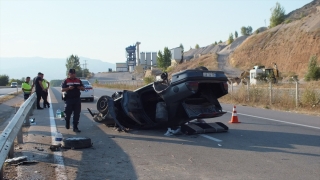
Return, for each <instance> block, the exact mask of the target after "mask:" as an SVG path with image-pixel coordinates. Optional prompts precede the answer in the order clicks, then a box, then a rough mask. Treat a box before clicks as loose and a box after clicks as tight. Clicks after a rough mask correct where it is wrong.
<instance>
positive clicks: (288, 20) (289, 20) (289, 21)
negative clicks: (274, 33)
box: [284, 19, 292, 24]
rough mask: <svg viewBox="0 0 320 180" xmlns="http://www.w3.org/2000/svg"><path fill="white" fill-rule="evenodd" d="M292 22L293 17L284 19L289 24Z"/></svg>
mask: <svg viewBox="0 0 320 180" xmlns="http://www.w3.org/2000/svg"><path fill="white" fill-rule="evenodd" d="M291 22H292V20H291V19H287V20H285V21H284V23H286V24H289V23H291Z"/></svg>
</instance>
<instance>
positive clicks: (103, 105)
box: [97, 96, 109, 114]
mask: <svg viewBox="0 0 320 180" xmlns="http://www.w3.org/2000/svg"><path fill="white" fill-rule="evenodd" d="M108 97H109V96H101V97H100V98H99V99H98V101H97V110H98V111H99V112H100V113H102V114H107V113H108V112H109V109H108Z"/></svg>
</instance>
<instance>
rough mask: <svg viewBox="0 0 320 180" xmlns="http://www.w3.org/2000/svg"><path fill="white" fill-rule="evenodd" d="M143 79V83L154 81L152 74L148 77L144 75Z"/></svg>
mask: <svg viewBox="0 0 320 180" xmlns="http://www.w3.org/2000/svg"><path fill="white" fill-rule="evenodd" d="M143 81H144V83H145V84H150V83H152V82H154V81H155V78H154V77H153V76H148V77H144V78H143Z"/></svg>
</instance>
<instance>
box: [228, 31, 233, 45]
mask: <svg viewBox="0 0 320 180" xmlns="http://www.w3.org/2000/svg"><path fill="white" fill-rule="evenodd" d="M233 41H234V39H233V34H232V33H231V34H230V35H229V38H228V44H231V43H232V42H233Z"/></svg>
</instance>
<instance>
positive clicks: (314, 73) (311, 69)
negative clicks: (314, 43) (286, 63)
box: [305, 55, 320, 81]
mask: <svg viewBox="0 0 320 180" xmlns="http://www.w3.org/2000/svg"><path fill="white" fill-rule="evenodd" d="M317 60H318V58H317V56H315V55H313V56H311V57H310V59H309V64H308V72H307V74H306V75H305V80H306V81H312V80H315V81H317V80H319V79H320V67H319V66H318V62H317Z"/></svg>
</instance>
